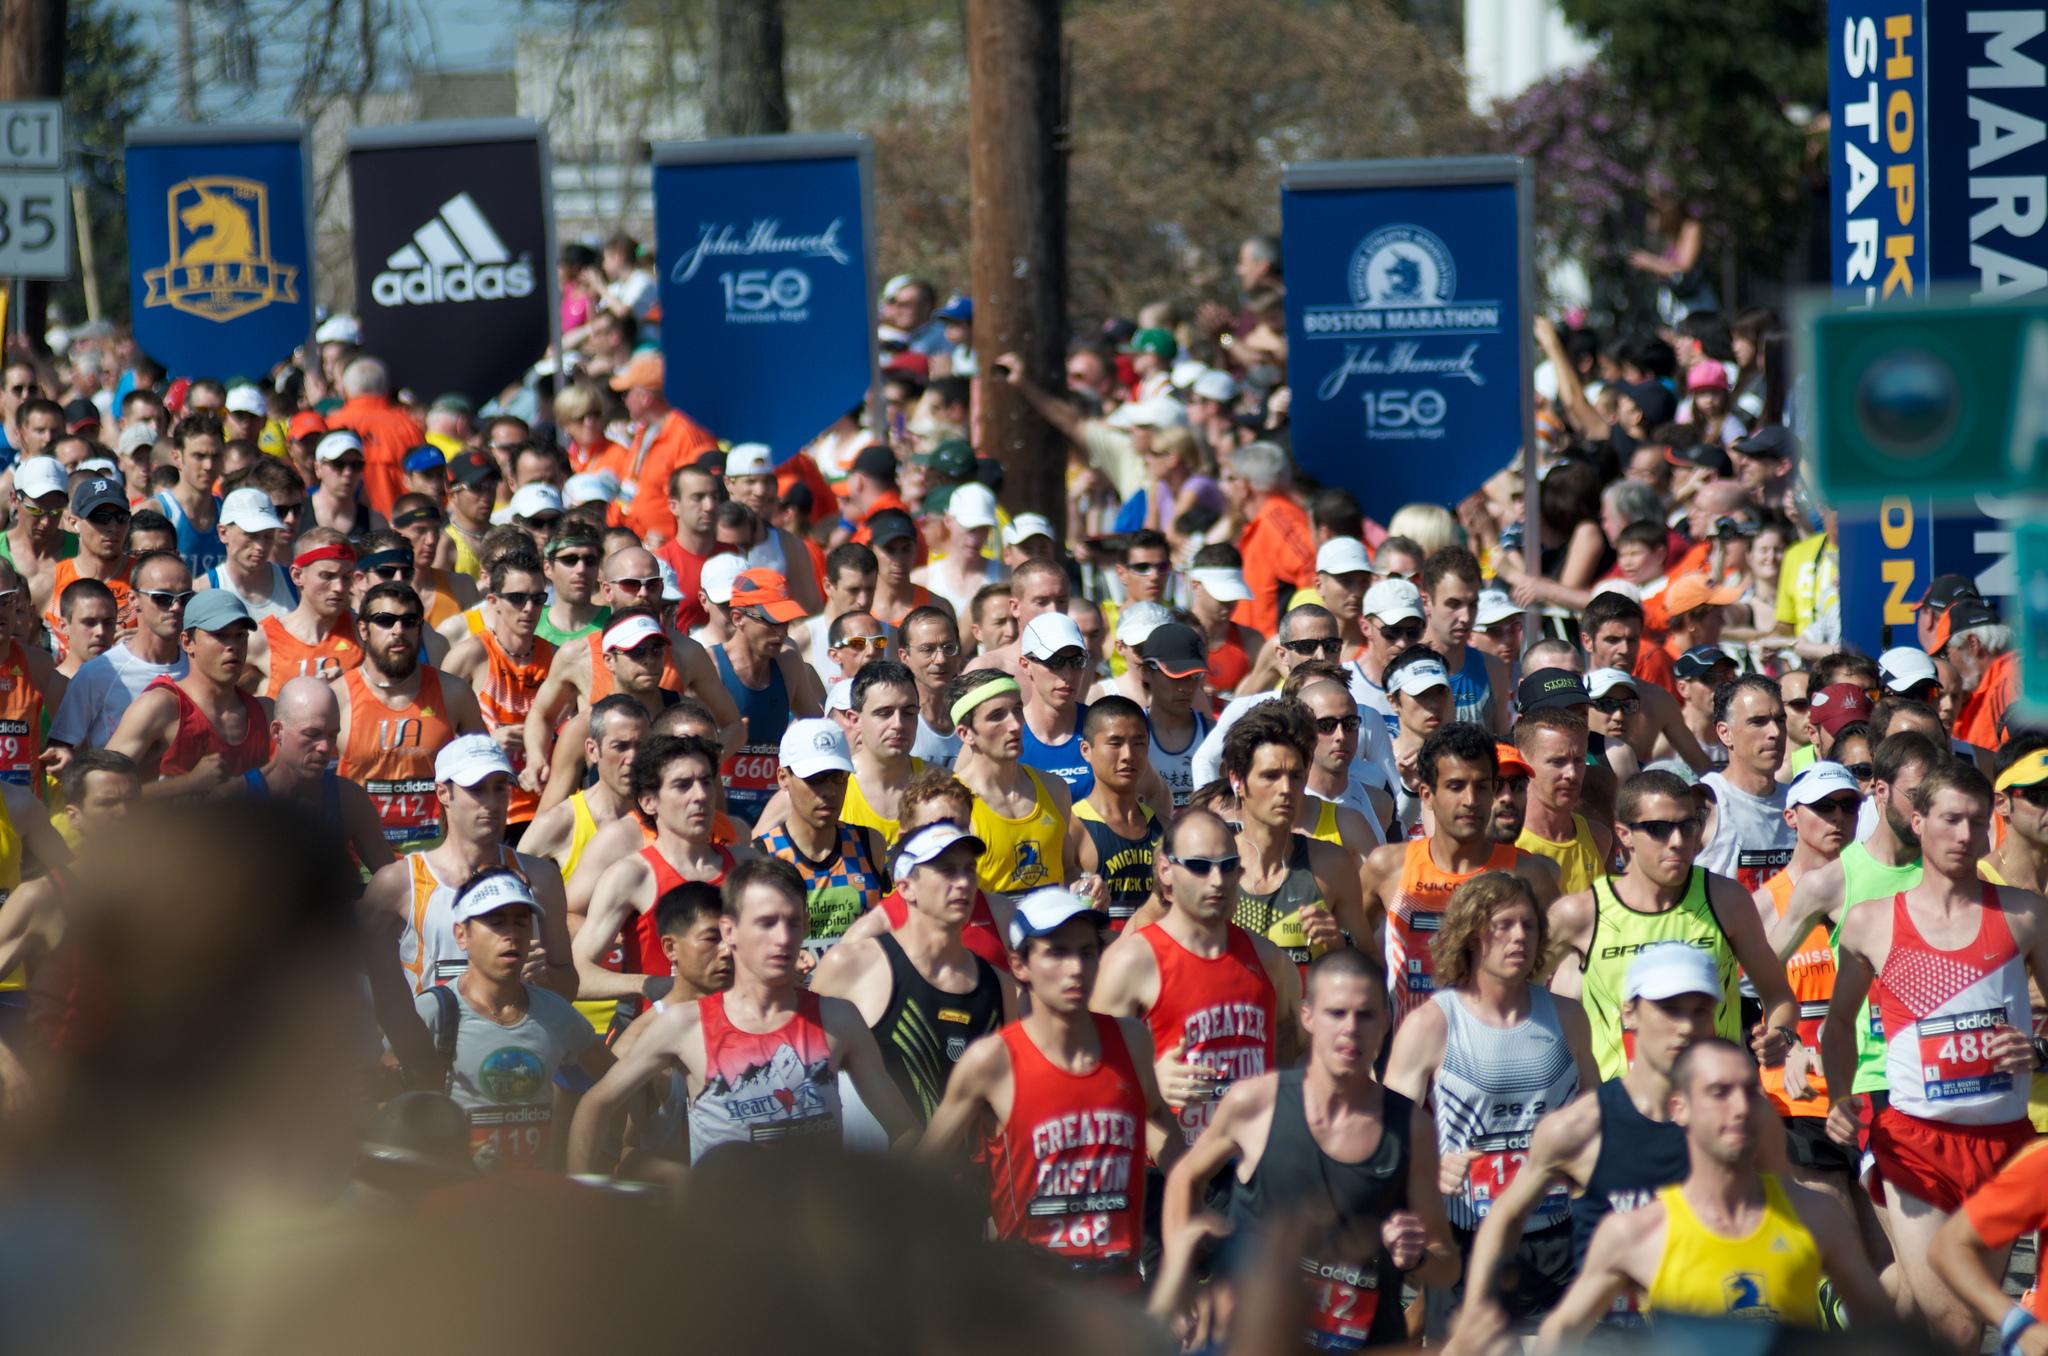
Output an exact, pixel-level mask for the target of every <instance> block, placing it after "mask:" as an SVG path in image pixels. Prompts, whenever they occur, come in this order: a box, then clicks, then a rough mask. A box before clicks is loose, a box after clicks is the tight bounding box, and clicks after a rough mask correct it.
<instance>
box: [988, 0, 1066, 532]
mask: <svg viewBox="0 0 2048 1356" xmlns="http://www.w3.org/2000/svg"><path fill="white" fill-rule="evenodd" d="M1060 68H1061V59H1060V5H1059V0H968V4H967V75H968V104H967V106H968V148H969V184H970V188H971V192H972V195H973V198H972V201H973V211H972V218H971V221H972V227H973V254H974V269H973V272H974V352H975V354H976V356H977V357H978V358H979V360H980V361H981V364H982V371H983V372H984V373H985V374H986V375H987V376H988V377H989V378H990V379H989V380H984V381H982V382H981V383H980V388H981V449H980V450H981V451H982V452H983V454H984V455H987V456H991V457H994V458H996V459H997V460H998V461H1000V462H1001V463H1002V464H1003V468H1004V472H1005V477H1004V488H1005V497H1006V498H1008V499H1009V500H1010V501H1011V502H1012V503H1013V504H1015V505H1016V506H1017V507H1019V508H1023V509H1028V510H1033V511H1036V512H1039V513H1043V514H1045V516H1046V517H1047V518H1049V519H1051V520H1052V521H1053V522H1054V523H1055V524H1064V523H1065V522H1066V520H1067V515H1066V497H1067V496H1066V486H1065V481H1066V456H1065V453H1064V451H1063V450H1062V448H1061V447H1060V439H1059V435H1058V434H1056V433H1055V432H1054V431H1053V429H1052V427H1051V426H1050V425H1048V424H1047V423H1046V422H1045V421H1044V420H1043V419H1040V418H1039V417H1038V415H1037V413H1036V412H1035V411H1033V410H1032V408H1031V407H1030V406H1029V405H1028V404H1026V403H1025V402H1024V400H1023V399H1022V398H1021V397H1019V396H1018V394H1017V393H1016V391H1015V390H1013V389H1012V388H1011V387H1010V386H1009V385H1008V384H1006V383H1005V382H1003V381H1002V380H1000V379H996V378H995V374H994V373H993V372H990V371H989V365H990V364H991V363H993V362H994V360H995V358H996V355H997V354H1001V353H1015V354H1016V355H1018V356H1019V357H1020V358H1022V359H1023V360H1024V366H1025V369H1026V372H1027V374H1028V375H1029V376H1030V377H1031V379H1032V380H1033V381H1035V382H1037V383H1038V384H1039V385H1040V386H1043V387H1045V388H1046V389H1048V390H1060V389H1062V388H1063V387H1064V386H1065V385H1066V379H1065V367H1064V362H1063V360H1064V358H1065V353H1064V349H1065V345H1066V334H1067V165H1066V146H1065V143H1064V135H1065V130H1066V129H1065V121H1066V119H1065V107H1064V105H1065V100H1064V98H1063V97H1062V83H1061V79H1060Z"/></svg>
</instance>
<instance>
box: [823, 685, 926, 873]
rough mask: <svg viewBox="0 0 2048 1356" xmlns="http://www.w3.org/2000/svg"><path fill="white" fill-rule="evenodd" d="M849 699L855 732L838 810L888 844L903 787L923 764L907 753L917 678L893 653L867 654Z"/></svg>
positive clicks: (897, 827) (912, 737)
mask: <svg viewBox="0 0 2048 1356" xmlns="http://www.w3.org/2000/svg"><path fill="white" fill-rule="evenodd" d="M849 699H850V701H851V703H852V706H851V711H852V713H853V720H854V732H855V734H856V736H857V738H856V739H855V740H854V741H853V776H852V777H851V778H850V779H849V780H848V781H847V784H846V804H845V807H844V808H843V810H842V811H841V816H842V818H844V819H845V821H846V822H847V823H848V824H855V825H859V826H860V827H862V828H866V829H872V830H874V831H875V833H876V834H877V835H879V836H880V838H881V841H882V846H883V847H884V848H892V847H894V846H895V845H896V842H897V839H898V837H899V836H900V834H901V832H902V829H901V824H900V821H901V819H902V808H903V792H904V789H905V788H906V787H908V786H909V785H910V779H911V778H912V777H913V776H915V775H916V774H917V772H918V770H919V769H921V768H922V767H924V764H923V763H921V762H919V761H918V760H917V759H916V758H913V757H912V756H911V753H910V750H911V746H912V745H913V744H915V743H916V742H917V719H918V717H917V679H916V678H915V677H913V676H912V675H911V672H910V670H909V669H907V668H905V667H904V666H903V665H901V664H899V663H897V662H896V661H895V660H893V659H871V660H869V661H868V663H867V664H866V666H865V667H863V668H862V669H861V671H860V673H859V674H857V675H856V676H855V677H854V680H853V686H852V689H851V692H850V694H849ZM877 860H880V859H879V858H878V859H877Z"/></svg>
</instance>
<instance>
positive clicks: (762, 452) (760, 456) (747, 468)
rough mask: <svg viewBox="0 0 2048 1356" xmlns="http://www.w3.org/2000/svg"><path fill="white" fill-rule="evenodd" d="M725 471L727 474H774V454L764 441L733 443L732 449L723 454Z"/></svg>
mask: <svg viewBox="0 0 2048 1356" xmlns="http://www.w3.org/2000/svg"><path fill="white" fill-rule="evenodd" d="M725 473H726V474H727V475H729V476H772V475H774V474H775V454H774V453H772V452H770V451H769V450H768V444H766V443H735V444H733V449H732V451H730V452H728V453H726V454H725Z"/></svg>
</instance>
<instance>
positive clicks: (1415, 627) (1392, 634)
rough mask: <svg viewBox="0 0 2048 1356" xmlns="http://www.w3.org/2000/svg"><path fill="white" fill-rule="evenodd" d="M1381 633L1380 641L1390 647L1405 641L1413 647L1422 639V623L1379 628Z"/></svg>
mask: <svg viewBox="0 0 2048 1356" xmlns="http://www.w3.org/2000/svg"><path fill="white" fill-rule="evenodd" d="M1379 632H1380V639H1381V640H1384V641H1386V642H1387V643H1388V644H1390V645H1391V644H1393V643H1395V642H1396V641H1403V642H1406V643H1407V644H1410V645H1413V644H1415V642H1417V641H1419V640H1421V639H1422V623H1421V622H1410V623H1408V625H1406V626H1382V627H1380V628H1379Z"/></svg>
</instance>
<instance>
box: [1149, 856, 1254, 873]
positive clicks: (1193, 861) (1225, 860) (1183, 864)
mask: <svg viewBox="0 0 2048 1356" xmlns="http://www.w3.org/2000/svg"><path fill="white" fill-rule="evenodd" d="M1166 860H1167V861H1169V862H1172V863H1173V864H1174V865H1175V866H1177V867H1179V868H1180V869H1181V870H1183V871H1185V872H1187V873H1188V874H1189V875H1191V876H1201V877H1204V878H1206V877H1207V876H1208V875H1209V873H1210V872H1212V871H1220V872H1222V873H1223V874H1224V875H1226V876H1234V875H1236V874H1237V866H1238V861H1239V859H1238V858H1237V857H1234V856H1232V857H1175V856H1173V855H1172V854H1171V853H1169V854H1167V858H1166Z"/></svg>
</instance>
